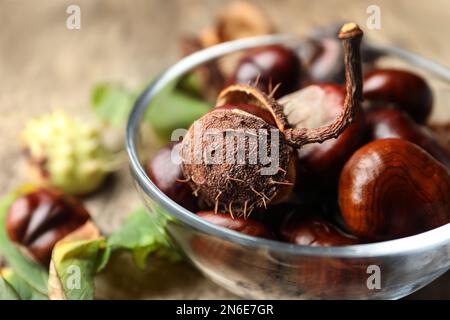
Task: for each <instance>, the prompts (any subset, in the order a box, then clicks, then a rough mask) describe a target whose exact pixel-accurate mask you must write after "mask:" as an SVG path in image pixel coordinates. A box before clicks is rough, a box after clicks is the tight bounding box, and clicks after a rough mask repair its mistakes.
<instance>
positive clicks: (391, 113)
mask: <svg viewBox="0 0 450 320" xmlns="http://www.w3.org/2000/svg"><path fill="white" fill-rule="evenodd" d="M365 118H366V124H367V129H368V132H369V138H370V139H371V140H377V139H385V138H399V139H404V140H408V141H410V142H412V143H415V144H417V145H418V146H420V147H421V148H423V149H424V150H425V151H427V152H428V153H430V154H431V155H432V156H433V157H435V158H436V159H437V160H439V161H440V162H442V164H444V165H445V166H446V167H447V168H448V169H450V149H449V147H447V146H446V145H445V144H443V143H442V142H441V141H440V139H439V138H438V137H437V136H436V134H435V133H433V132H432V131H431V130H430V129H428V128H427V127H424V126H421V125H419V124H417V123H416V122H414V121H413V120H412V119H411V117H410V116H409V115H408V114H407V113H405V112H404V111H402V110H399V109H393V108H375V109H373V110H370V111H368V112H367V113H366V117H365Z"/></svg>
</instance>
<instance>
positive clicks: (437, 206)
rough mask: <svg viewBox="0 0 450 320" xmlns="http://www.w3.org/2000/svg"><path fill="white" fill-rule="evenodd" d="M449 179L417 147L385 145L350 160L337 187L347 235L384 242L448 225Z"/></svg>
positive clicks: (366, 148)
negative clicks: (348, 233) (349, 233)
mask: <svg viewBox="0 0 450 320" xmlns="http://www.w3.org/2000/svg"><path fill="white" fill-rule="evenodd" d="M449 195H450V173H449V170H448V169H447V168H445V167H444V166H443V165H442V164H441V163H440V162H438V161H437V160H436V159H434V158H433V157H432V156H431V155H430V154H429V153H427V152H426V151H424V150H423V149H422V148H420V147H419V146H417V145H415V144H413V143H411V142H408V141H406V140H401V139H381V140H376V141H373V142H370V143H369V144H367V145H365V146H363V147H362V148H360V149H359V150H358V151H356V152H355V154H354V155H353V156H352V157H351V158H350V160H349V161H348V162H347V163H346V164H345V166H344V169H343V170H342V173H341V177H340V181H339V206H340V209H341V213H342V218H343V220H344V223H345V225H346V227H347V228H348V230H349V231H350V232H351V233H352V234H354V235H356V236H358V237H361V238H363V239H368V240H372V241H382V240H390V239H397V238H402V237H406V236H411V235H415V234H418V233H421V232H425V231H428V230H431V229H434V228H437V227H440V226H443V225H445V224H447V223H449V222H450V196H449Z"/></svg>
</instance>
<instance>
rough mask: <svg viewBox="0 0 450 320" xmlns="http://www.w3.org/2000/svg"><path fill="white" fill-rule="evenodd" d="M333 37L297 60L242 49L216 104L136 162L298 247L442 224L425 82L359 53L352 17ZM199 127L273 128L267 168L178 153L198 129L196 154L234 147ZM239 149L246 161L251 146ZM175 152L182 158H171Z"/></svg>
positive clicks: (272, 51) (189, 148) (446, 194)
mask: <svg viewBox="0 0 450 320" xmlns="http://www.w3.org/2000/svg"><path fill="white" fill-rule="evenodd" d="M339 39H340V41H341V42H342V45H341V46H340V47H336V46H335V45H331V44H329V43H328V42H327V41H322V42H321V43H320V45H317V46H316V48H315V49H317V50H316V51H315V52H313V53H311V52H310V53H309V59H308V61H305V54H304V51H302V50H292V49H290V48H286V47H283V46H269V47H263V48H257V49H253V50H249V51H248V52H246V53H244V54H243V55H242V56H241V57H240V59H239V61H237V63H236V66H235V70H234V71H233V72H232V73H230V74H229V75H228V80H227V81H225V82H224V83H226V86H225V88H223V89H222V91H221V92H220V93H219V94H218V98H217V101H216V104H215V107H214V108H212V109H211V110H210V111H209V112H208V113H207V114H205V115H204V116H203V117H201V118H200V119H198V120H197V121H195V122H194V123H193V124H192V126H191V127H190V129H189V130H188V132H187V135H186V136H185V137H184V139H183V141H182V142H178V143H172V144H170V145H167V146H166V147H164V148H163V149H161V150H160V151H159V153H157V154H156V156H155V157H154V158H153V159H152V160H150V161H149V162H148V163H147V165H146V170H147V174H148V176H149V177H150V179H151V180H152V181H153V183H155V184H156V186H157V187H159V188H160V189H161V190H162V191H163V192H164V193H165V194H166V195H167V196H169V197H170V198H172V200H174V201H175V202H177V203H178V204H180V205H181V206H184V207H185V208H187V209H189V210H191V211H193V212H196V213H197V214H198V216H199V217H201V218H203V219H205V220H206V221H208V222H210V223H212V224H216V225H218V226H222V227H225V228H228V229H232V230H235V231H238V232H242V233H244V234H247V235H251V236H257V237H262V238H267V239H276V240H279V241H284V242H290V243H294V244H298V245H308V246H342V245H353V244H360V243H369V242H375V241H383V240H390V239H396V238H401V237H405V236H410V235H414V234H418V233H421V232H424V231H427V230H430V229H433V228H436V227H439V226H442V225H444V224H447V223H449V222H450V150H449V148H448V146H447V145H446V144H445V143H443V142H442V141H441V140H440V139H439V138H438V137H437V136H436V135H434V134H433V133H432V131H430V130H429V129H428V128H427V126H426V124H427V119H428V117H429V115H430V113H431V111H432V106H433V95H432V91H431V89H430V87H429V85H428V84H427V82H426V81H425V80H424V79H423V78H422V77H420V76H419V75H416V74H414V73H412V72H410V71H406V70H394V69H381V68H377V67H376V63H374V60H373V59H368V58H367V57H361V53H360V44H361V40H362V31H361V30H360V28H359V27H358V26H357V25H356V24H354V23H349V24H345V25H344V26H343V27H342V28H341V30H340V32H339ZM330 41H331V40H330ZM339 48H340V49H339ZM319 49H320V50H319ZM329 50H334V51H333V52H331V53H330V52H329ZM336 50H342V51H341V53H342V54H338V53H337V52H336ZM330 57H332V63H331V64H330V59H331V58H330ZM336 57H341V58H340V59H342V60H343V61H336ZM369 60H370V63H364V64H363V62H366V61H369ZM326 70H328V71H329V72H326ZM337 73H339V74H337ZM318 74H320V75H318ZM363 74H364V75H363ZM341 79H345V83H342V82H339V81H340V80H341ZM335 81H337V82H335ZM209 129H214V130H216V132H219V133H220V134H223V135H225V134H226V133H227V132H230V131H238V130H244V131H245V130H248V131H251V132H254V133H255V132H256V133H255V134H256V135H257V136H258V137H260V135H261V134H260V133H259V132H260V130H263V129H264V130H267V132H268V131H270V132H271V133H270V134H269V135H272V136H273V135H276V136H277V137H279V140H278V141H279V144H278V149H277V151H278V160H279V161H278V163H277V164H278V168H277V170H275V172H273V173H272V174H266V175H263V174H261V171H262V170H264V169H266V168H267V163H266V164H261V163H256V164H255V163H250V162H249V161H245V162H243V163H239V162H237V163H225V162H218V163H214V164H211V163H206V162H205V161H204V159H203V158H202V161H200V162H191V161H187V159H192V157H193V156H195V152H196V151H195V147H197V145H196V135H198V133H199V132H200V136H201V137H202V139H201V143H200V154H201V155H204V154H206V153H208V154H214V153H217V151H218V150H219V148H225V149H224V150H228V149H227V148H232V147H234V143H235V141H234V140H232V141H229V140H226V139H225V140H223V141H220V142H217V141H213V140H208V138H207V135H208V133H207V131H208V130H209ZM244 146H245V148H244V150H241V151H243V153H244V154H245V155H246V160H248V158H249V157H250V155H251V154H252V153H254V152H256V151H255V149H253V148H251V146H250V144H249V142H248V141H247V144H244ZM270 147H271V146H270V145H266V148H267V150H265V151H267V152H268V154H270V152H272V151H273V150H272V151H271V150H270ZM174 150H179V151H180V154H181V159H182V161H181V164H175V163H173V162H172V154H173V151H174Z"/></svg>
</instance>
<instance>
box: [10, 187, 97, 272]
mask: <svg viewBox="0 0 450 320" xmlns="http://www.w3.org/2000/svg"><path fill="white" fill-rule="evenodd" d="M89 219H90V216H89V213H88V212H87V210H86V209H85V208H84V207H83V205H82V204H81V203H80V202H79V201H78V200H76V199H75V198H73V197H71V196H66V195H64V194H63V193H61V192H60V191H56V190H52V189H45V188H40V189H37V190H36V191H32V192H30V193H26V194H24V195H22V196H20V197H19V198H18V199H17V200H16V201H15V202H14V203H13V204H12V205H11V207H10V208H9V210H8V213H7V217H6V231H7V233H8V236H9V238H10V239H11V240H12V241H13V242H16V243H18V244H19V245H21V246H23V247H24V248H25V249H26V250H27V251H28V252H29V253H30V254H31V255H32V256H33V257H34V258H35V259H36V260H37V261H38V262H40V263H41V264H43V265H45V266H48V264H49V263H50V259H51V255H52V250H53V247H54V246H55V244H56V243H57V242H58V241H59V240H61V239H62V238H64V237H65V236H66V235H68V234H69V233H71V232H72V231H75V230H76V229H78V228H79V227H81V226H82V225H83V224H84V223H85V222H87V221H88V220H89Z"/></svg>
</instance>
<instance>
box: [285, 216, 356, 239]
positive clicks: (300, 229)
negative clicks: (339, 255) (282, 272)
mask: <svg viewBox="0 0 450 320" xmlns="http://www.w3.org/2000/svg"><path fill="white" fill-rule="evenodd" d="M279 233H280V236H281V238H282V239H283V240H284V241H287V242H290V243H294V244H297V245H301V246H313V247H334V246H346V245H353V244H358V243H359V241H358V240H357V239H356V238H354V237H351V236H350V235H347V234H345V233H344V232H342V231H341V230H339V229H338V228H337V227H336V226H334V225H333V224H331V223H330V222H328V221H326V220H324V219H323V218H321V217H319V216H306V217H303V216H301V215H300V216H299V215H298V214H291V215H288V216H287V217H286V219H285V220H284V221H283V223H282V225H281V227H280V232H279Z"/></svg>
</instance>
